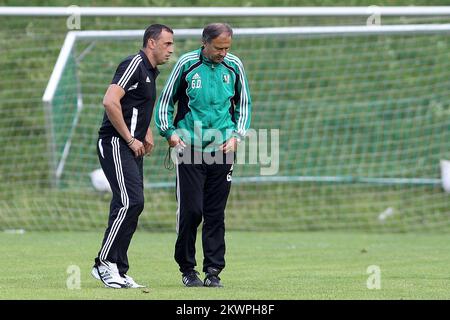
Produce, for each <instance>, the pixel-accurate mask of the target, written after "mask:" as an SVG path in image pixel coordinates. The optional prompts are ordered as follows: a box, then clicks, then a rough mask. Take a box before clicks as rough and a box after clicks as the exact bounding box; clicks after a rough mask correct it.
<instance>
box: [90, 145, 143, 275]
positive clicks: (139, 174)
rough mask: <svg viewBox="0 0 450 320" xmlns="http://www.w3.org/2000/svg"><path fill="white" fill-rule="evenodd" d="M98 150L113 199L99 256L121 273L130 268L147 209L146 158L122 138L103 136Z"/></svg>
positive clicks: (98, 259) (99, 259)
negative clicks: (138, 229)
mask: <svg viewBox="0 0 450 320" xmlns="http://www.w3.org/2000/svg"><path fill="white" fill-rule="evenodd" d="M97 152H98V157H99V160H100V164H101V166H102V169H103V172H104V173H105V176H106V178H107V179H108V181H109V184H110V186H111V189H112V193H113V197H112V200H111V205H110V211H109V221H108V227H107V228H106V231H105V235H104V238H103V242H102V247H101V249H100V251H99V253H98V256H97V258H96V259H95V262H96V264H98V263H99V262H100V261H105V260H107V261H110V262H113V263H117V268H118V269H119V273H120V274H125V273H127V271H128V268H129V265H128V256H127V251H128V247H129V245H130V242H131V238H132V237H133V234H134V232H135V231H136V227H137V224H138V218H139V215H140V214H141V212H142V210H143V209H144V186H143V159H142V157H138V158H136V157H135V156H134V153H133V151H132V150H131V149H130V148H129V147H128V146H127V145H126V144H125V142H124V141H123V140H122V139H119V138H117V137H110V138H104V139H99V141H98V144H97Z"/></svg>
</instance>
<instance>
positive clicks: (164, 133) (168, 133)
mask: <svg viewBox="0 0 450 320" xmlns="http://www.w3.org/2000/svg"><path fill="white" fill-rule="evenodd" d="M174 131H175V130H173V129H169V130H167V131H164V132H163V136H164V138H166V139H167V140H169V139H170V137H171V136H172V135H173V133H174Z"/></svg>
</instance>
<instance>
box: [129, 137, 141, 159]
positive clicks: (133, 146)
mask: <svg viewBox="0 0 450 320" xmlns="http://www.w3.org/2000/svg"><path fill="white" fill-rule="evenodd" d="M129 147H130V149H131V150H133V152H134V155H135V156H136V157H142V156H143V155H144V154H145V148H144V144H143V143H142V142H140V141H139V140H138V139H134V141H133V143H132V144H131V145H129Z"/></svg>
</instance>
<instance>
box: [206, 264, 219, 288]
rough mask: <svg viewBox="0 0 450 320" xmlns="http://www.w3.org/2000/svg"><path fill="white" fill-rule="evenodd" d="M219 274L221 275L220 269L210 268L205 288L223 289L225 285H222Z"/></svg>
mask: <svg viewBox="0 0 450 320" xmlns="http://www.w3.org/2000/svg"><path fill="white" fill-rule="evenodd" d="M219 273H220V270H219V269H216V268H211V267H208V269H207V272H206V278H205V282H204V286H205V287H214V288H222V287H223V285H222V284H221V283H220V278H219Z"/></svg>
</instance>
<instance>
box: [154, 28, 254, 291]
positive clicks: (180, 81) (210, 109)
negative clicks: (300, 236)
mask: <svg viewBox="0 0 450 320" xmlns="http://www.w3.org/2000/svg"><path fill="white" fill-rule="evenodd" d="M232 36H233V31H232V29H231V27H230V26H229V25H228V24H224V23H213V24H210V25H208V26H206V27H205V28H204V30H203V34H202V42H203V46H202V47H201V48H199V49H197V50H194V51H192V52H189V53H186V54H184V55H183V56H181V57H180V59H179V60H178V62H177V64H176V65H175V67H174V68H173V70H172V73H171V74H170V76H169V79H168V80H167V82H166V85H165V87H164V89H163V91H162V93H161V95H160V97H159V100H158V103H157V106H156V111H155V123H156V126H157V128H158V130H159V133H160V134H161V135H162V136H163V137H165V138H166V139H167V141H168V144H169V146H170V147H174V148H175V149H176V150H178V155H177V159H176V169H177V181H176V185H177V190H176V192H177V201H178V210H177V234H178V238H177V241H176V245H175V260H176V262H177V263H178V265H179V267H180V271H181V273H182V282H183V284H184V285H185V286H187V287H199V286H207V287H222V284H221V282H220V278H219V273H220V272H221V271H222V269H223V268H224V267H225V222H224V220H225V207H226V203H227V199H228V195H229V192H230V186H231V175H232V171H233V162H234V159H235V151H236V149H237V144H238V142H240V141H241V140H242V139H243V138H244V137H245V134H246V132H247V130H248V128H249V126H250V119H251V98H250V92H249V87H248V83H247V78H246V75H245V71H244V66H243V64H242V62H241V60H240V59H239V58H238V57H236V56H234V55H232V54H231V53H228V51H229V49H230V47H231V42H232ZM175 103H178V108H177V113H176V117H175V119H174V118H173V115H174V109H175V108H174V107H175ZM202 218H203V220H204V222H203V229H202V241H203V255H204V260H203V271H204V272H205V274H206V276H205V279H204V281H201V280H200V278H199V277H198V274H199V273H198V272H197V271H196V270H195V266H196V265H197V264H196V261H195V241H196V235H197V228H198V226H199V225H200V222H201V221H202Z"/></svg>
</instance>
